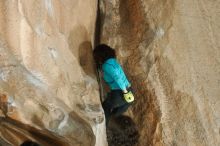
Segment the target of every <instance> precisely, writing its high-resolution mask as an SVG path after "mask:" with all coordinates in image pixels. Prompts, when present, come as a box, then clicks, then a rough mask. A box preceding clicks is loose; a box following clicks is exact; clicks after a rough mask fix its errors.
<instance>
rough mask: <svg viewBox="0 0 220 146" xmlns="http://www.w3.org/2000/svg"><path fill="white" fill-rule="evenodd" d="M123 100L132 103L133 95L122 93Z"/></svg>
mask: <svg viewBox="0 0 220 146" xmlns="http://www.w3.org/2000/svg"><path fill="white" fill-rule="evenodd" d="M124 99H125V100H126V101H127V102H128V103H130V102H133V101H134V95H133V94H132V92H131V91H129V92H127V93H124Z"/></svg>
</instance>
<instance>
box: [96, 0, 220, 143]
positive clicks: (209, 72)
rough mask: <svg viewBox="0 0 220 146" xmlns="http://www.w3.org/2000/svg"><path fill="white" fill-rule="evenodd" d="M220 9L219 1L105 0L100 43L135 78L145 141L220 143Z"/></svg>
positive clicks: (134, 111) (135, 113)
mask: <svg viewBox="0 0 220 146" xmlns="http://www.w3.org/2000/svg"><path fill="white" fill-rule="evenodd" d="M219 10H220V3H219V2H218V1H203V0H198V1H196V0H185V1H181V0H171V1H168V0H165V1H159V0H155V1H150V0H120V1H119V0H113V1H107V0H100V20H101V23H100V25H101V30H100V36H101V37H100V42H101V43H106V44H108V45H110V46H111V47H113V48H115V49H116V51H117V54H118V59H119V60H120V62H121V64H122V65H123V67H124V69H125V71H126V73H127V75H128V78H129V79H130V80H131V82H132V85H133V88H134V91H135V96H136V102H135V104H134V105H133V106H132V108H131V109H130V111H129V112H128V115H130V116H132V117H133V119H134V120H135V122H136V124H137V126H138V129H139V132H140V141H139V144H138V145H139V146H145V145H155V146H159V145H166V146H174V145H175V146H176V145H179V146H182V145H188V146H214V145H220V138H219V137H220V132H219V131H220V119H219V115H220V108H219V107H220V105H219V104H220V98H219V97H220V60H219V58H220V43H219V42H220V35H219V33H218V32H219V31H220V30H219V29H220V27H219V24H220V13H219Z"/></svg>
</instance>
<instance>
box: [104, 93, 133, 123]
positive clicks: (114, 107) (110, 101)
mask: <svg viewBox="0 0 220 146" xmlns="http://www.w3.org/2000/svg"><path fill="white" fill-rule="evenodd" d="M130 105H131V103H128V102H126V101H125V100H124V97H123V93H122V90H111V92H110V93H108V95H107V98H106V100H105V101H104V102H103V104H102V106H103V109H104V111H105V118H106V123H108V121H109V119H110V118H111V116H119V115H121V114H122V113H124V112H125V111H126V110H127V109H128V107H129V106H130Z"/></svg>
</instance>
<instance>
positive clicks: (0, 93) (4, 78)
mask: <svg viewBox="0 0 220 146" xmlns="http://www.w3.org/2000/svg"><path fill="white" fill-rule="evenodd" d="M96 10H97V1H96V0H83V1H82V0H9V1H6V0H1V1H0V24H1V25H0V116H1V117H0V145H15V146H16V145H20V144H21V143H22V142H23V141H24V140H26V139H31V140H34V141H38V142H39V143H40V144H42V145H65V146H67V145H73V146H78V145H83V146H93V145H97V146H105V145H106V135H105V124H104V123H105V122H104V114H103V110H102V107H101V104H100V100H99V93H98V85H97V82H96V77H95V73H94V70H93V61H92V46H93V42H94V31H95V20H96Z"/></svg>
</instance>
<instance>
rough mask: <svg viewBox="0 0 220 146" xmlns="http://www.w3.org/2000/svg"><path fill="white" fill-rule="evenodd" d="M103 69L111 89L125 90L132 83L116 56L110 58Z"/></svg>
mask: <svg viewBox="0 0 220 146" xmlns="http://www.w3.org/2000/svg"><path fill="white" fill-rule="evenodd" d="M102 71H103V76H104V80H105V82H106V83H107V84H108V85H109V87H110V88H111V90H114V89H121V90H125V89H126V88H127V87H129V86H130V83H129V81H128V79H127V77H126V75H125V73H124V71H123V69H122V67H121V65H120V64H119V63H118V61H117V60H116V59H115V58H110V59H108V60H106V61H105V62H104V64H103V65H102Z"/></svg>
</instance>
